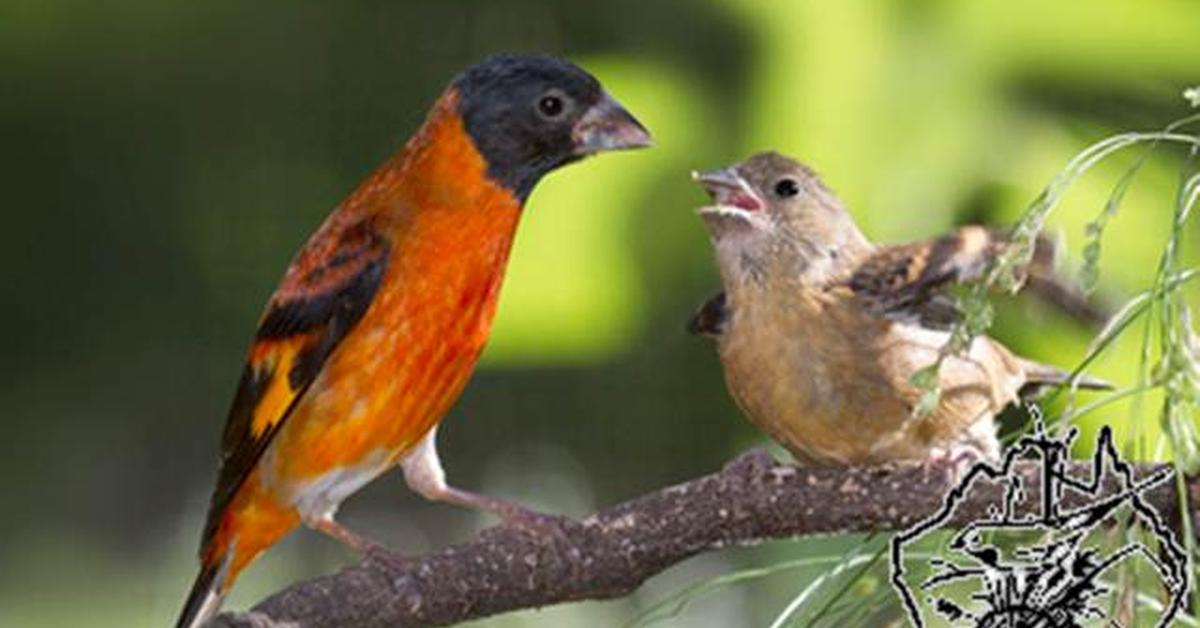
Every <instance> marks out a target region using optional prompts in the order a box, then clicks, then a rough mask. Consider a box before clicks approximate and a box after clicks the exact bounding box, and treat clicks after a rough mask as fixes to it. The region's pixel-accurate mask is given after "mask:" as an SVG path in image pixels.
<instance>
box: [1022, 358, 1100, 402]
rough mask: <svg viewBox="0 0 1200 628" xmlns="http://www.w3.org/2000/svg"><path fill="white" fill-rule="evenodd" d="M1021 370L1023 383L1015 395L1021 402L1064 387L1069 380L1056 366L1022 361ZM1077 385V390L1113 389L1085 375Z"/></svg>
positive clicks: (1065, 373)
mask: <svg viewBox="0 0 1200 628" xmlns="http://www.w3.org/2000/svg"><path fill="white" fill-rule="evenodd" d="M1021 368H1022V369H1023V370H1024V371H1025V383H1024V384H1022V385H1021V389H1020V390H1019V391H1017V395H1018V396H1019V397H1020V398H1021V399H1023V400H1027V399H1034V398H1036V397H1038V396H1039V395H1041V394H1042V393H1043V392H1045V391H1046V390H1047V389H1049V388H1053V387H1055V386H1064V385H1066V384H1068V383H1069V382H1070V379H1071V374H1070V373H1068V372H1066V371H1064V370H1062V369H1060V368H1058V367H1056V366H1050V365H1049V364H1042V363H1041V362H1034V361H1033V360H1024V359H1022V360H1021ZM1078 384H1079V388H1081V389H1083V390H1112V388H1113V385H1112V384H1111V383H1109V382H1107V381H1104V380H1102V379H1097V378H1095V377H1088V376H1087V375H1084V376H1082V377H1080V378H1079V381H1078Z"/></svg>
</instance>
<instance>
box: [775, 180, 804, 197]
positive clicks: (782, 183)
mask: <svg viewBox="0 0 1200 628" xmlns="http://www.w3.org/2000/svg"><path fill="white" fill-rule="evenodd" d="M799 193H800V184H799V183H796V180H795V179H780V180H779V181H778V182H777V183H776V184H775V194H776V195H777V196H781V197H783V198H787V197H789V196H795V195H797V194H799Z"/></svg>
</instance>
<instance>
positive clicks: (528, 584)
mask: <svg viewBox="0 0 1200 628" xmlns="http://www.w3.org/2000/svg"><path fill="white" fill-rule="evenodd" d="M1157 468H1158V467H1156V466H1150V465H1145V466H1141V467H1138V471H1139V475H1140V474H1142V473H1150V472H1153V471H1154V470H1156V469H1157ZM1019 471H1020V472H1021V473H1022V474H1023V475H1025V476H1026V479H1027V482H1026V487H1027V490H1028V492H1029V495H1028V497H1029V498H1028V499H1026V500H1025V502H1023V503H1025V504H1026V505H1032V504H1036V503H1037V502H1038V496H1037V493H1038V489H1039V487H1040V484H1039V483H1038V482H1037V481H1035V480H1036V478H1037V477H1038V475H1037V474H1038V472H1039V471H1038V467H1037V466H1036V465H1034V464H1031V463H1021V466H1020V467H1019ZM1073 472H1078V473H1080V474H1087V473H1089V472H1090V467H1088V466H1087V465H1085V464H1082V463H1078V464H1076V465H1075V467H1073ZM1110 484H1111V486H1106V488H1105V492H1106V493H1110V492H1115V490H1116V489H1117V486H1116V484H1115V480H1114V481H1113V482H1111V483H1110ZM948 488H949V475H948V473H945V472H940V471H939V470H937V469H932V470H931V469H928V468H917V467H908V468H897V469H865V468H849V469H847V468H832V467H796V466H792V465H788V464H781V463H778V462H775V461H774V460H773V459H772V458H771V457H770V456H769V455H768V454H766V453H765V452H763V451H752V452H750V453H747V454H744V455H742V456H741V457H739V458H737V459H735V460H734V461H733V462H731V463H729V464H728V465H727V466H726V467H725V468H724V469H723V470H722V471H720V472H719V473H714V474H710V475H707V476H703V477H700V478H697V479H695V480H691V481H689V482H685V483H683V484H679V485H677V486H672V487H669V488H665V489H662V490H660V491H657V492H655V493H651V494H649V495H645V496H643V497H639V498H637V499H634V500H632V501H629V502H626V503H624V504H621V505H618V506H615V507H613V508H610V509H608V510H606V511H604V512H601V513H599V514H596V515H593V516H591V517H589V518H587V519H585V520H583V521H581V522H576V521H571V520H568V519H565V518H563V519H556V522H557V523H556V524H554V526H553V527H557V529H556V530H552V531H542V532H541V533H533V532H531V531H529V530H521V529H515V528H505V527H493V528H489V529H487V530H484V531H483V532H481V533H480V534H479V536H478V537H477V538H476V539H475V540H473V541H471V542H468V543H464V544H462V545H456V546H453V547H449V548H446V549H444V550H441V551H438V552H435V553H432V554H428V555H425V556H419V557H410V558H402V557H399V556H392V555H376V556H370V557H368V558H365V559H364V560H363V561H362V562H361V563H359V564H358V565H356V566H353V567H349V568H346V569H344V570H342V571H341V572H339V573H336V574H333V575H329V576H323V577H320V578H316V579H313V580H310V581H307V582H301V583H299V584H296V585H294V586H292V587H290V588H288V589H285V590H283V591H281V592H279V593H276V594H274V595H272V596H271V597H269V598H267V599H266V600H264V601H263V602H261V603H260V604H259V605H258V606H256V607H255V608H254V610H253V611H251V612H249V613H244V614H228V613H227V614H225V615H222V616H221V617H220V618H218V620H217V621H216V622H215V625H216V626H221V627H226V628H282V627H283V626H288V627H294V626H303V627H305V628H310V627H312V628H348V627H351V626H354V627H358V626H396V627H403V626H427V625H448V624H454V623H457V622H461V621H466V620H469V619H478V618H481V617H487V616H489V615H494V614H497V613H503V612H506V611H511V610H515V609H522V608H533V607H539V606H546V605H549V604H557V603H560V602H567V601H573V600H584V599H607V598H615V597H621V596H624V595H627V594H629V593H631V592H632V591H634V590H635V589H637V588H638V587H639V586H641V584H642V582H644V581H645V580H646V579H647V578H650V577H651V576H654V575H655V574H658V573H659V572H661V571H663V570H664V569H666V568H668V567H670V566H672V565H674V564H676V563H679V562H681V561H683V560H685V559H687V558H689V557H691V556H695V555H696V554H699V553H702V552H705V551H709V550H714V549H717V548H721V547H725V546H729V545H752V544H755V543H759V542H762V541H766V540H769V539H781V538H793V537H799V536H809V535H817V534H834V533H845V532H864V531H869V530H889V529H898V528H904V527H907V526H909V525H911V524H913V523H914V522H916V521H918V520H920V519H922V518H925V517H927V516H929V515H930V514H932V513H933V512H935V511H936V510H937V509H938V508H939V507H940V506H941V504H942V496H943V494H945V492H946V491H947V490H948ZM1188 490H1189V493H1191V495H1190V496H1189V497H1190V499H1191V501H1190V502H1189V503H1193V504H1194V503H1195V499H1196V498H1197V497H1200V481H1197V480H1196V479H1190V480H1189V481H1188ZM1002 494H1003V487H1002V486H1000V485H998V484H996V483H993V482H989V481H986V480H983V479H980V480H979V481H977V482H976V485H975V489H974V490H972V491H971V494H970V496H969V497H968V498H967V500H966V501H964V502H963V503H962V504H961V505H960V506H959V508H958V510H957V511H956V512H957V517H956V518H957V519H958V520H959V521H969V520H972V519H979V518H981V517H983V516H984V515H985V513H986V508H987V506H988V505H989V504H996V503H999V502H998V499H999V498H1000V497H1001V496H1002ZM1144 496H1145V498H1146V500H1147V501H1148V502H1149V503H1150V504H1151V505H1153V506H1154V507H1155V508H1156V509H1157V510H1158V511H1159V512H1160V513H1162V514H1163V515H1164V516H1167V517H1169V518H1170V521H1172V522H1175V523H1178V521H1179V518H1178V498H1177V495H1176V492H1175V484H1174V483H1173V482H1166V483H1163V484H1160V485H1159V486H1158V487H1157V488H1155V489H1152V490H1151V491H1149V492H1147V493H1145V495H1144ZM1074 497H1075V498H1074V499H1073V498H1072V496H1071V495H1069V494H1068V496H1067V497H1066V498H1065V500H1064V501H1065V502H1066V504H1065V505H1066V506H1069V505H1071V504H1072V503H1079V502H1081V499H1079V498H1078V497H1079V496H1074ZM1176 529H1179V528H1178V527H1177V528H1176Z"/></svg>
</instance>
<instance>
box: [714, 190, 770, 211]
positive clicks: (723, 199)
mask: <svg viewBox="0 0 1200 628" xmlns="http://www.w3.org/2000/svg"><path fill="white" fill-rule="evenodd" d="M715 200H716V201H717V203H719V204H721V205H726V206H729V207H738V208H740V209H744V210H746V211H752V212H754V211H759V210H760V209H762V203H760V202H759V200H758V199H757V198H755V197H754V196H753V195H751V194H747V193H746V192H744V191H742V190H721V191H720V192H719V193H718V194H716V199H715Z"/></svg>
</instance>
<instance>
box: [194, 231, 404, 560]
mask: <svg viewBox="0 0 1200 628" xmlns="http://www.w3.org/2000/svg"><path fill="white" fill-rule="evenodd" d="M387 251H388V243H387V241H386V240H385V239H384V238H383V237H382V236H380V235H378V234H377V233H375V231H374V230H373V229H372V228H371V227H370V225H369V224H368V223H366V222H353V223H349V224H344V223H343V222H341V221H339V220H338V217H336V216H335V218H334V219H331V220H330V221H329V222H328V223H326V225H325V226H323V227H322V228H321V230H320V231H318V232H317V233H316V234H315V235H314V236H313V238H312V239H311V240H309V242H308V244H306V245H305V247H304V248H303V249H302V250H301V251H300V253H299V255H297V257H296V259H295V260H294V261H293V262H292V264H291V266H289V267H288V271H287V273H286V274H285V275H284V278H283V281H282V282H281V283H280V286H279V288H278V289H277V290H276V291H275V294H273V295H272V296H271V300H270V301H268V303H267V307H266V310H265V311H264V313H263V315H262V318H261V319H260V320H259V324H258V332H257V333H256V334H255V336H254V341H253V343H251V345H250V350H249V352H248V354H247V357H246V366H245V369H244V370H243V371H242V378H241V381H240V382H239V383H238V388H237V393H236V394H235V395H234V398H233V407H232V408H230V410H229V418H228V420H227V422H226V424H225V433H224V437H223V438H222V442H221V471H220V474H219V476H218V478H217V486H216V489H215V490H214V491H213V496H212V502H211V504H210V506H209V512H208V522H207V524H206V526H205V532H204V543H205V544H207V543H208V540H209V539H210V538H211V536H212V535H213V534H214V533H215V532H216V528H217V525H218V524H219V522H220V520H221V515H222V513H223V512H224V510H225V507H226V506H228V505H229V502H230V500H232V499H233V496H234V495H235V494H236V493H237V490H238V488H239V487H241V485H242V483H243V482H244V481H245V479H246V476H247V475H249V473H250V471H251V470H252V469H253V468H254V465H255V464H256V463H257V462H258V459H259V458H260V457H261V456H262V453H263V451H264V450H265V449H266V447H267V445H268V444H269V443H270V442H271V438H272V437H273V436H274V435H275V433H276V432H278V431H279V428H280V427H281V426H282V425H283V423H284V421H285V420H287V417H288V416H289V415H290V414H291V412H292V409H293V408H294V407H295V405H296V402H297V401H298V400H299V399H300V398H301V396H302V395H303V394H304V392H305V391H306V390H307V389H308V387H309V385H311V384H312V382H313V380H314V379H316V377H317V375H318V374H319V373H320V372H321V367H322V365H323V364H324V363H325V360H326V358H328V357H329V354H330V353H331V352H332V351H333V350H334V348H335V347H337V345H338V343H339V342H340V341H341V340H342V338H344V337H345V336H346V334H347V333H348V332H349V331H350V330H351V329H352V328H353V327H354V325H355V324H356V323H357V322H358V320H359V319H360V318H362V315H363V314H364V313H365V312H366V311H367V308H368V307H369V306H370V304H371V302H372V300H373V299H374V297H375V293H376V291H377V290H378V288H379V284H380V281H381V280H382V278H383V273H384V270H385V269H386V265H387Z"/></svg>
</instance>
